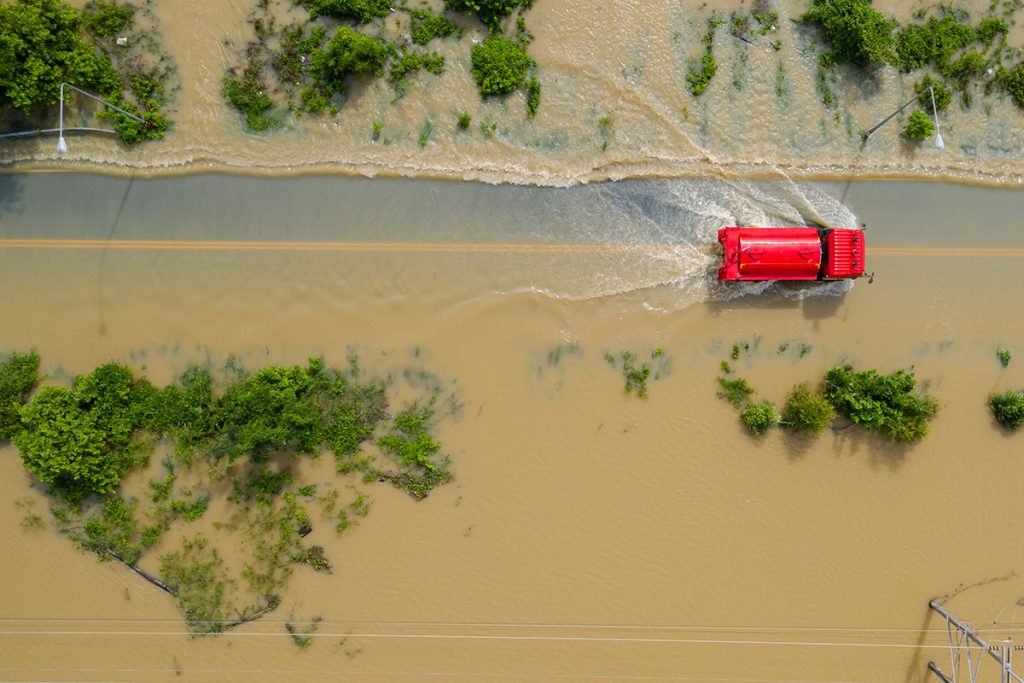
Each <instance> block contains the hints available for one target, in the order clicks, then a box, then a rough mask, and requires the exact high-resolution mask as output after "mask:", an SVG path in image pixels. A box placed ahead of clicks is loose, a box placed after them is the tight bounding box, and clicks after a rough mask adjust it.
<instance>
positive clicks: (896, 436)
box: [825, 365, 939, 443]
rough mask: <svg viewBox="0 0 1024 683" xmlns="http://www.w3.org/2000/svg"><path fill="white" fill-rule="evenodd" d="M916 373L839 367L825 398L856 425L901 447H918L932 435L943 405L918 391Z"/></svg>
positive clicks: (827, 377) (827, 383)
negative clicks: (917, 443)
mask: <svg viewBox="0 0 1024 683" xmlns="http://www.w3.org/2000/svg"><path fill="white" fill-rule="evenodd" d="M916 384H917V382H916V379H915V377H914V373H913V371H909V370H897V371H896V372H894V373H892V374H891V375H883V374H879V373H878V372H877V371H875V370H863V371H859V372H858V371H855V370H854V369H853V367H852V366H850V365H839V366H836V367H834V368H832V369H831V370H829V371H828V373H827V374H826V375H825V397H826V398H827V399H828V401H829V403H831V404H832V406H833V407H834V408H835V409H836V411H837V412H838V413H840V414H841V415H843V416H844V417H846V418H847V419H849V420H850V421H851V422H854V423H855V424H859V425H861V426H863V427H866V428H867V429H870V430H872V431H875V432H878V433H879V434H881V435H882V436H884V437H885V438H886V439H889V440H890V441H895V442H899V443H914V442H917V441H920V440H921V439H923V438H924V437H925V436H926V435H927V434H928V426H929V424H930V423H931V421H932V419H933V418H934V417H935V414H936V413H937V412H938V409H939V404H938V402H937V401H936V400H935V398H933V397H932V396H931V395H929V394H928V393H927V392H926V391H920V392H919V391H915V387H916Z"/></svg>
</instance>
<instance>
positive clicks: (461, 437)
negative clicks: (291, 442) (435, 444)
mask: <svg viewBox="0 0 1024 683" xmlns="http://www.w3.org/2000/svg"><path fill="white" fill-rule="evenodd" d="M844 196H845V201H842V200H843V199H844ZM909 199H912V200H913V201H912V203H911V202H910V201H909ZM1020 203H1021V196H1020V193H1019V192H1015V191H1010V190H987V189H981V188H967V187H963V186H953V185H932V184H907V183H899V184H878V183H854V184H852V185H849V186H848V185H844V184H819V185H813V184H796V183H784V182H777V183H767V182H761V183H744V182H722V181H685V182H684V181H658V182H650V181H631V182H621V183H613V184H598V185H590V186H583V187H577V188H573V189H566V190H557V189H540V188H532V189H531V188H522V187H513V186H501V187H493V186H485V185H477V184H455V183H445V182H439V181H410V180H381V179H378V180H368V179H358V178H338V177H321V176H310V177H303V178H295V179H277V180H271V179H258V178H239V177H232V176H222V175H200V176H187V177H181V178H173V179H161V180H134V181H133V180H130V179H122V178H112V177H102V176H92V175H75V174H33V175H6V176H0V240H2V241H0V310H2V311H3V319H4V320H3V336H2V339H0V349H2V350H10V349H28V348H33V347H34V348H36V349H37V350H38V351H39V353H40V354H41V356H42V358H43V371H44V372H45V373H47V374H49V375H51V376H52V377H53V378H54V379H53V380H51V381H66V380H67V378H68V377H69V376H71V375H74V374H77V373H82V372H86V371H88V370H90V369H92V368H93V367H94V366H95V365H96V364H97V363H99V362H103V361H106V360H110V359H117V360H121V361H123V362H126V363H128V364H129V365H130V366H131V367H133V368H135V369H136V370H140V371H141V370H142V369H143V368H144V369H145V372H146V373H147V374H148V375H149V376H150V377H151V378H152V379H153V380H154V381H155V382H168V381H170V380H171V379H172V378H173V377H174V375H175V373H177V372H180V371H181V370H182V369H183V368H184V367H185V365H187V364H188V363H189V362H195V361H197V360H202V359H204V358H206V357H207V356H208V355H209V356H211V357H213V358H224V357H226V356H227V355H228V354H232V353H234V354H238V355H239V356H240V357H241V358H242V360H243V361H244V362H246V364H248V365H250V366H252V367H255V366H257V365H259V364H262V363H266V362H279V363H300V362H303V361H304V360H305V359H306V358H307V357H308V356H310V355H319V354H322V355H324V356H325V357H326V358H327V359H328V360H329V361H331V362H334V363H343V362H344V358H345V354H346V353H347V350H348V349H350V348H352V349H356V350H357V351H359V352H360V354H361V355H362V357H363V358H364V359H365V360H366V363H367V365H368V366H369V367H371V368H372V367H381V368H386V367H388V365H389V363H391V362H392V361H393V360H394V359H396V358H406V357H408V355H409V354H410V353H411V352H412V350H413V349H416V350H418V354H419V357H420V359H421V360H422V361H423V362H424V363H426V364H427V365H428V366H429V367H430V368H431V369H432V370H433V371H435V372H437V373H439V374H441V375H442V376H446V377H451V378H455V379H457V381H458V386H459V393H460V398H461V399H462V400H463V401H465V410H464V412H463V415H462V417H461V418H460V419H459V420H457V421H454V422H450V423H446V424H445V425H444V426H443V428H442V431H441V433H440V437H441V440H442V441H443V442H444V444H445V446H446V449H447V450H448V452H450V453H451V455H452V458H453V471H454V473H455V476H456V479H455V481H454V482H453V483H451V484H448V485H446V486H443V487H441V488H439V489H437V490H436V491H435V492H434V493H433V494H432V495H431V496H430V497H429V498H428V499H427V500H426V501H424V502H420V503H416V502H414V501H412V500H411V499H409V498H408V497H407V496H405V495H404V494H402V493H401V492H399V491H397V490H395V489H391V488H388V487H385V486H383V485H376V486H369V487H368V488H367V491H368V493H369V494H370V496H371V497H372V500H373V509H372V511H371V513H370V514H369V516H368V517H367V518H366V519H365V520H363V521H362V523H361V524H360V526H359V527H358V528H356V529H354V530H353V531H351V532H349V533H347V534H346V535H344V536H343V537H341V538H334V537H333V536H330V535H327V534H322V535H318V534H321V532H320V530H317V531H314V538H313V541H314V542H317V543H320V544H322V545H324V546H325V547H326V548H327V549H328V553H329V555H330V557H331V558H332V559H333V562H334V565H335V571H334V574H333V575H323V574H315V573H313V572H312V571H309V570H308V568H302V567H300V568H299V569H298V570H297V571H296V574H295V576H294V578H293V580H292V583H291V584H290V585H289V588H288V590H287V592H286V593H285V594H284V596H283V603H282V607H281V608H280V609H279V610H278V611H277V612H275V613H273V614H271V615H270V616H268V617H267V618H265V619H263V620H261V621H259V622H256V623H253V624H249V625H246V626H244V627H241V628H239V629H237V630H235V631H232V632H230V633H228V634H226V635H222V636H219V637H208V638H199V639H196V638H192V637H190V636H189V635H187V633H186V631H185V628H184V624H183V621H182V619H181V615H180V613H179V611H178V609H177V608H176V606H175V605H174V604H173V602H172V601H171V600H170V599H169V598H168V596H167V595H165V594H164V593H161V592H159V591H157V590H155V589H153V588H152V587H150V586H149V585H148V584H146V583H144V582H143V581H141V580H140V579H139V578H138V577H137V576H135V575H134V574H132V573H131V572H129V571H127V570H126V569H124V568H123V567H121V566H118V565H115V564H112V563H100V562H97V560H96V558H95V557H94V556H92V555H86V554H82V553H79V552H77V551H76V550H75V549H74V548H73V547H72V546H71V544H70V543H69V542H68V541H67V540H66V539H64V538H62V537H60V536H59V535H58V534H57V533H55V532H54V531H52V530H50V529H46V530H29V529H23V528H22V527H21V526H20V525H19V521H20V519H21V517H22V515H23V514H24V511H25V509H26V508H25V507H24V506H26V505H28V506H31V509H34V510H36V511H37V512H40V513H43V514H44V515H45V514H46V512H45V509H46V508H45V502H44V500H43V498H42V494H41V492H40V491H38V490H37V489H35V488H33V487H32V485H31V482H30V480H29V477H28V475H27V474H26V473H25V472H24V471H23V469H22V467H21V463H20V458H19V457H18V455H17V452H16V451H15V449H13V448H12V447H10V446H6V447H4V448H3V449H2V451H0V507H2V509H3V510H4V513H3V514H2V515H0V581H2V584H3V585H4V586H5V587H6V589H5V590H4V591H3V596H4V597H3V600H2V603H0V679H4V680H12V681H14V680H17V681H29V680H31V681H177V680H181V681H218V682H223V681H329V680H332V681H333V680H366V681H408V680H450V681H459V680H479V681H496V682H497V681H518V680H527V681H534V680H536V681H562V680H579V681H586V680H608V681H634V680H658V681H673V680H686V681H690V680H699V681H711V680H713V681H782V680H784V681H839V680H842V681H864V682H867V681H879V682H881V681H886V682H895V681H899V682H903V681H921V680H924V678H925V667H926V664H927V662H928V660H930V659H935V660H936V661H938V662H940V664H943V665H945V666H946V667H948V666H949V663H948V655H947V652H946V650H945V649H944V645H945V642H946V634H945V630H944V625H943V624H942V623H940V622H938V621H936V619H934V618H930V617H929V614H928V610H927V604H928V600H929V599H930V598H932V597H934V596H939V595H944V594H950V593H954V592H956V591H959V590H961V589H963V588H965V587H966V590H963V591H962V592H960V593H959V594H957V595H956V596H955V597H953V598H952V599H950V600H949V602H947V603H946V604H947V606H948V607H949V608H950V609H951V610H953V611H954V612H955V613H957V614H958V615H960V616H961V617H963V618H965V619H969V620H972V621H975V622H977V623H979V624H983V625H984V626H983V627H982V628H983V632H984V633H985V634H986V635H988V636H991V637H994V638H996V637H998V638H1002V637H1006V636H1007V635H1010V636H1015V637H1019V636H1020V627H1018V626H1016V621H1017V620H1018V619H1017V618H1018V617H1019V616H1024V615H1018V614H1017V612H1016V607H1015V601H1016V600H1017V599H1018V598H1020V597H1021V596H1022V595H1024V544H1022V543H1021V541H1020V539H1019V538H1017V534H1016V528H1015V522H1016V520H1018V519H1019V518H1020V516H1021V512H1022V503H1021V498H1020V493H1021V482H1022V481H1024V460H1022V459H1021V457H1020V451H1021V442H1020V439H1021V438H1024V437H1021V436H1019V435H1018V436H1008V435H1006V434H1004V433H1003V432H1001V431H1000V430H999V429H997V428H996V426H995V425H994V423H993V420H992V418H991V416H990V415H989V413H988V411H987V408H986V406H985V397H986V395H987V393H988V392H989V391H991V390H993V389H1006V388H1015V387H1020V386H1024V364H1022V363H1021V362H1019V360H1014V361H1013V362H1012V363H1011V364H1010V366H1009V367H1008V368H1007V369H1005V370H1004V369H1002V368H1000V366H999V363H998V361H997V360H996V357H995V350H996V348H997V346H1000V345H1002V346H1007V347H1010V348H1012V349H1016V350H1017V352H1018V355H1019V354H1021V353H1022V352H1024V333H1022V329H1021V322H1020V321H1021V320H1024V291H1022V284H1021V283H1022V281H1021V278H1020V276H1019V272H1020V264H1021V258H1022V255H1024V236H1022V234H1021V233H1020V231H1019V229H1018V228H1019V218H1018V213H1019V207H1020V205H1021V204H1020ZM811 220H813V221H816V222H819V223H823V224H826V225H840V224H845V225H851V224H857V223H859V222H862V221H865V222H867V223H868V225H869V232H868V240H869V242H868V244H869V249H871V250H872V251H870V252H869V253H870V259H869V270H873V271H875V273H876V281H875V282H874V284H870V285H869V284H868V283H867V282H866V281H860V282H858V283H856V285H855V286H853V287H849V286H838V285H826V286H824V287H822V288H819V287H801V288H782V287H762V288H758V287H754V286H752V285H746V286H744V287H745V288H740V289H736V288H731V287H722V286H719V285H717V284H716V283H715V282H714V281H713V280H712V278H713V275H712V269H713V268H714V259H715V257H714V255H713V249H712V246H713V243H714V231H715V229H716V228H717V227H718V226H720V225H723V224H729V223H735V222H743V223H756V224H772V223H783V222H785V223H793V222H797V221H811ZM283 226H287V229H285V227H283ZM100 243H107V244H108V246H107V248H97V247H96V245H97V244H100ZM740 340H747V341H751V342H755V340H757V341H756V342H755V343H754V351H753V353H752V354H751V355H750V357H749V358H744V359H743V360H741V361H740V362H739V363H738V367H739V369H740V370H741V372H742V374H744V376H746V377H748V378H749V379H750V380H751V382H752V383H753V385H754V386H755V387H757V388H758V389H759V391H760V392H761V393H762V394H763V395H764V396H765V397H768V398H771V399H774V400H777V401H778V400H781V399H782V398H783V396H784V395H785V392H786V391H787V390H788V389H789V387H790V386H792V385H793V384H794V383H796V382H798V381H802V380H807V379H814V378H818V377H820V376H821V375H822V373H823V372H824V371H825V370H826V369H828V368H829V367H830V366H832V365H833V364H835V363H837V362H840V361H843V360H848V361H850V362H852V363H854V364H856V365H858V366H862V367H876V368H878V369H880V370H884V371H891V370H894V369H896V368H901V367H908V366H913V367H914V368H915V370H916V372H917V374H918V376H919V377H920V378H922V379H926V380H929V381H930V382H931V389H932V391H933V392H934V393H935V394H936V395H937V396H938V397H939V398H940V399H941V402H942V409H941V412H940V414H939V417H938V419H937V420H936V421H935V423H934V426H933V433H932V434H931V435H930V436H929V437H928V439H927V440H926V441H924V442H923V443H922V444H920V445H918V446H915V447H913V448H909V449H905V450H901V449H898V448H895V447H893V446H892V445H889V444H886V443H883V442H881V441H879V440H877V439H875V438H872V437H869V436H866V435H865V434H863V433H861V432H859V431H857V430H855V429H849V430H843V431H837V432H832V431H829V432H828V433H826V434H824V435H822V436H821V437H819V438H817V439H814V440H810V441H802V440H797V439H794V438H792V437H789V436H787V435H785V434H782V433H773V434H769V435H768V436H766V437H765V438H763V439H760V440H755V439H752V438H750V437H748V436H747V435H746V434H745V433H744V432H743V431H742V428H741V426H740V425H739V423H738V421H737V419H736V415H735V413H734V412H733V411H732V410H731V409H730V408H729V406H728V405H726V404H725V403H724V402H722V401H720V400H717V399H716V398H715V396H714V392H715V380H714V378H715V375H716V372H717V369H718V364H719V361H720V360H721V359H722V358H724V357H725V356H726V355H727V354H728V351H729V348H730V347H731V344H732V343H733V342H734V341H740ZM568 342H575V343H577V344H578V345H579V348H580V352H579V354H564V355H563V357H562V359H561V362H559V363H558V364H557V365H550V364H549V363H548V361H547V357H548V353H549V352H550V351H551V350H552V349H553V348H555V347H557V346H558V345H560V344H566V343H568ZM787 342H788V343H789V344H790V347H789V350H787V351H786V352H785V353H779V351H778V347H779V345H780V344H784V343H787ZM802 343H806V344H809V345H810V346H811V349H810V352H809V353H807V354H806V355H805V356H803V357H800V356H799V354H798V353H797V352H796V349H797V348H798V347H799V345H800V344H802ZM655 347H662V348H664V350H665V353H666V355H667V357H668V358H669V360H670V362H671V367H670V372H669V373H668V374H667V375H666V376H663V377H661V378H660V379H658V380H656V381H652V382H651V383H650V397H649V398H648V399H647V400H639V399H637V398H635V397H632V396H626V395H625V394H624V393H623V389H622V378H621V375H618V374H617V373H616V372H614V371H612V370H611V369H609V368H608V366H607V364H606V363H605V361H604V360H603V354H604V353H605V352H613V353H616V352H618V351H620V350H625V349H632V350H636V351H639V352H641V353H643V352H648V351H650V350H651V349H653V348H655ZM303 467H308V468H310V469H309V470H307V471H306V472H305V473H304V475H303V476H304V477H305V478H306V480H311V481H319V480H328V479H330V480H332V481H335V483H336V484H337V485H339V486H342V485H344V484H346V483H349V482H347V480H345V479H344V478H341V477H339V476H337V475H335V474H334V473H333V472H332V471H331V467H330V463H329V462H327V459H321V460H320V461H313V462H311V463H310V464H307V465H304V466H303ZM356 483H358V482H356ZM18 503H20V504H21V506H22V507H18ZM154 562H155V560H154V559H153V558H152V557H149V556H147V557H146V558H144V559H143V565H144V566H149V567H151V568H152V567H154V566H155V565H154V564H152V563H154ZM147 563H151V564H147ZM975 584H978V585H977V586H975V587H969V586H974V585H975ZM289 613H294V614H298V615H306V616H308V617H312V616H313V615H318V616H321V617H323V622H322V624H321V626H320V630H319V631H318V632H317V633H316V634H315V640H314V643H313V645H312V647H310V648H309V649H308V650H305V651H299V650H298V649H296V648H295V646H294V645H293V644H292V643H291V641H290V640H289V637H288V635H287V634H286V633H285V631H284V629H283V623H282V622H283V621H284V620H285V619H286V618H288V614H289Z"/></svg>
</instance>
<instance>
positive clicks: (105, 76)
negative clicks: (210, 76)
mask: <svg viewBox="0 0 1024 683" xmlns="http://www.w3.org/2000/svg"><path fill="white" fill-rule="evenodd" d="M143 15H145V16H143ZM153 24H154V19H153V16H152V11H151V10H150V8H149V5H148V4H147V5H144V6H143V7H142V8H137V7H135V6H134V5H131V4H128V3H125V2H121V1H120V0H90V1H89V2H87V3H85V5H84V7H82V8H81V9H77V8H75V7H72V6H70V5H69V4H67V3H65V2H63V1H62V0H10V1H9V2H5V3H3V4H0V108H8V109H10V110H11V111H12V113H13V112H17V116H16V118H15V121H16V123H17V124H18V125H20V126H22V127H34V128H41V127H45V126H47V125H49V123H50V121H51V120H52V119H55V118H56V115H57V111H56V107H55V105H57V103H58V101H59V99H60V86H61V83H65V82H66V83H70V84H72V85H75V86H77V87H79V88H83V89H85V90H87V91H89V92H91V93H93V94H95V95H96V96H99V97H101V98H103V99H104V100H106V101H108V102H110V103H112V104H114V105H117V106H119V107H121V108H122V109H124V110H126V111H128V112H129V113H131V114H134V115H136V116H138V117H139V118H141V119H143V120H144V121H145V123H144V124H143V123H139V122H137V121H135V120H133V119H131V118H129V117H127V116H124V115H123V114H120V113H117V112H114V111H112V110H100V111H98V112H97V113H96V116H97V117H102V118H109V119H112V120H113V124H114V130H115V131H116V132H117V134H118V136H119V137H120V139H121V141H122V142H123V143H125V144H133V143H136V142H140V141H142V140H147V139H155V138H160V137H163V134H164V132H165V131H166V130H167V127H168V125H169V122H168V121H167V119H166V118H165V112H164V108H165V107H166V105H167V104H168V93H167V91H168V89H169V88H170V81H171V78H172V76H173V75H174V73H175V68H174V65H173V63H172V62H171V60H170V57H169V56H168V55H167V53H166V52H165V51H164V49H163V48H162V46H161V45H160V42H159V39H158V33H157V32H156V30H155V29H154V28H152V26H153ZM65 98H66V104H67V105H68V106H70V105H71V104H72V103H73V102H76V101H78V99H79V96H77V95H74V94H73V93H71V92H66V93H65ZM87 104H88V103H87ZM90 110H91V104H90V109H87V110H86V111H90ZM71 111H75V108H72V109H71ZM17 117H20V119H19V118H17Z"/></svg>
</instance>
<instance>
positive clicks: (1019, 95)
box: [999, 62, 1024, 107]
mask: <svg viewBox="0 0 1024 683" xmlns="http://www.w3.org/2000/svg"><path fill="white" fill-rule="evenodd" d="M999 80H1000V82H1001V83H1002V84H1003V88H1005V89H1006V92H1008V93H1010V96H1011V97H1013V99H1015V100H1016V101H1017V104H1019V105H1020V106H1022V107H1024V62H1021V63H1020V64H1018V65H1017V66H1015V67H1014V68H1012V69H1009V70H1007V71H1004V72H1003V74H1002V77H1001V78H1000V79H999Z"/></svg>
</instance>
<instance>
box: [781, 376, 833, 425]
mask: <svg viewBox="0 0 1024 683" xmlns="http://www.w3.org/2000/svg"><path fill="white" fill-rule="evenodd" d="M835 417H836V411H835V409H834V408H833V407H832V404H831V403H829V402H828V399H827V398H825V395H824V393H822V392H821V391H815V390H813V389H811V385H810V384H808V383H807V382H804V383H803V384H798V385H797V386H795V387H793V390H792V391H790V392H789V395H788V396H787V397H786V403H785V405H784V406H783V407H782V427H783V428H784V429H785V430H786V431H789V432H794V433H797V434H819V433H821V432H823V431H825V428H826V427H828V426H829V425H830V424H832V420H834V419H835Z"/></svg>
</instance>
